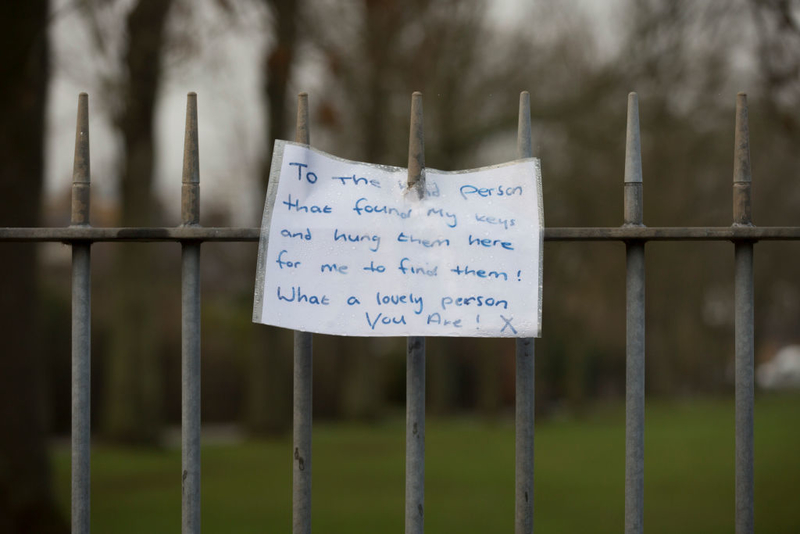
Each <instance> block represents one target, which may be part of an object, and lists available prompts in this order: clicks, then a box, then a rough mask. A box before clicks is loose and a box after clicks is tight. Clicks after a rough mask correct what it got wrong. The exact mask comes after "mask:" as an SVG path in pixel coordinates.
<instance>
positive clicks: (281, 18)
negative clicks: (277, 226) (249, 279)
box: [245, 0, 301, 434]
mask: <svg viewBox="0 0 800 534" xmlns="http://www.w3.org/2000/svg"><path fill="white" fill-rule="evenodd" d="M263 1H264V3H265V4H266V6H267V8H268V12H269V15H270V17H271V19H272V20H271V28H272V45H271V46H270V47H268V49H267V50H266V53H265V54H264V63H263V67H262V72H263V73H264V81H263V82H262V83H263V85H262V88H263V98H264V103H265V110H264V111H265V115H264V124H265V126H266V128H265V129H266V131H267V140H266V150H265V156H264V158H263V160H262V162H261V189H262V191H266V189H267V183H268V182H269V171H270V166H271V163H272V146H273V143H274V142H275V140H276V139H294V137H293V136H292V137H289V132H290V130H292V125H293V121H290V119H291V118H293V117H294V115H293V114H292V113H291V112H290V110H292V109H294V105H293V104H292V103H290V102H288V100H287V88H288V86H289V81H290V79H291V75H292V66H293V64H294V63H295V57H296V52H295V48H296V39H297V28H298V24H299V17H300V6H301V2H300V1H299V0H263ZM256 328H258V334H257V335H256V336H255V340H256V342H255V344H254V346H253V350H252V351H251V354H250V357H251V358H250V365H251V368H250V372H249V373H248V374H247V377H248V378H247V380H248V383H247V389H248V391H247V406H246V408H245V423H246V426H247V428H248V431H249V432H251V433H253V434H279V433H282V432H285V431H287V430H289V428H291V424H292V417H291V414H292V407H291V378H290V377H291V376H292V347H291V340H290V339H289V338H290V336H288V335H287V333H286V332H283V331H280V330H278V329H275V328H273V327H264V326H258V327H256Z"/></svg>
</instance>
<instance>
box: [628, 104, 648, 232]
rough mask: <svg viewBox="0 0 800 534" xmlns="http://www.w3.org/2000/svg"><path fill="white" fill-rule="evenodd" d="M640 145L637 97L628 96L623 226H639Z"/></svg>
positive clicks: (641, 204) (640, 193)
mask: <svg viewBox="0 0 800 534" xmlns="http://www.w3.org/2000/svg"><path fill="white" fill-rule="evenodd" d="M642 212H643V200H642V145H641V136H640V134H639V95H637V94H636V93H629V94H628V126H627V130H626V133H625V209H624V216H625V224H626V225H641V224H642V222H643V214H642Z"/></svg>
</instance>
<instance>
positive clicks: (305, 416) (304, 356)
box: [292, 93, 313, 534]
mask: <svg viewBox="0 0 800 534" xmlns="http://www.w3.org/2000/svg"><path fill="white" fill-rule="evenodd" d="M295 141H296V142H298V143H303V144H304V145H308V144H310V143H311V135H310V133H309V126H308V94H307V93H300V94H298V95H297V126H296V133H295ZM312 342H313V337H312V334H311V333H310V332H300V331H295V333H294V386H293V387H294V393H293V395H294V416H293V436H292V439H293V441H294V462H293V468H292V532H293V533H294V534H311V421H312V416H313V404H312V385H313V352H312Z"/></svg>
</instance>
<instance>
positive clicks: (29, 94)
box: [0, 0, 68, 534]
mask: <svg viewBox="0 0 800 534" xmlns="http://www.w3.org/2000/svg"><path fill="white" fill-rule="evenodd" d="M48 8H49V3H48V2H47V1H46V0H35V1H31V2H23V3H12V2H4V3H2V5H1V6H0V39H1V40H2V41H3V45H2V46H0V158H1V159H2V162H3V163H2V165H0V225H2V226H38V225H39V224H40V221H41V204H42V181H43V171H44V133H45V110H46V109H47V83H48V76H49V55H50V54H49V43H48V37H47V22H48V14H49V12H48ZM37 257H38V255H37V247H36V245H33V244H19V245H12V244H7V243H6V244H3V247H2V258H3V259H2V260H0V295H2V298H0V325H2V328H3V331H2V332H3V334H2V337H3V349H2V350H0V532H7V533H9V534H29V533H30V534H33V533H43V534H49V533H60V532H64V533H66V532H67V531H68V526H67V523H66V522H65V521H64V518H63V517H62V515H61V512H60V511H59V509H58V507H57V505H56V501H55V498H54V496H53V491H52V481H51V479H52V476H51V472H50V465H49V462H48V458H47V425H46V417H45V413H44V401H45V392H44V388H43V386H44V384H43V381H44V369H43V365H42V364H43V360H42V354H41V351H40V348H41V347H40V345H39V343H38V341H39V340H40V339H41V337H42V332H41V331H40V325H41V321H40V316H39V314H38V313H37V301H38V294H37V293H38V292H37V285H38V284H37V280H36V278H37V274H38V268H37Z"/></svg>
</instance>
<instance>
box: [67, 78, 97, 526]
mask: <svg viewBox="0 0 800 534" xmlns="http://www.w3.org/2000/svg"><path fill="white" fill-rule="evenodd" d="M90 181H91V173H90V161H89V96H88V95H87V94H86V93H81V94H80V95H79V96H78V121H77V127H76V129H75V162H74V167H73V172H72V218H71V219H72V220H71V225H72V226H88V225H89V203H90V196H89V191H90V185H91V183H90ZM90 247H91V244H90V243H89V242H81V241H76V242H73V243H72V533H73V534H88V533H89V517H90V513H89V512H90V508H91V507H90V502H91V501H90V495H89V490H90V487H91V476H90V475H91V460H90V457H91V384H92V381H91V371H92V356H91V349H92V344H91V333H92V329H91V313H92V287H91V276H92V271H91V268H92V267H91V249H90Z"/></svg>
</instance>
